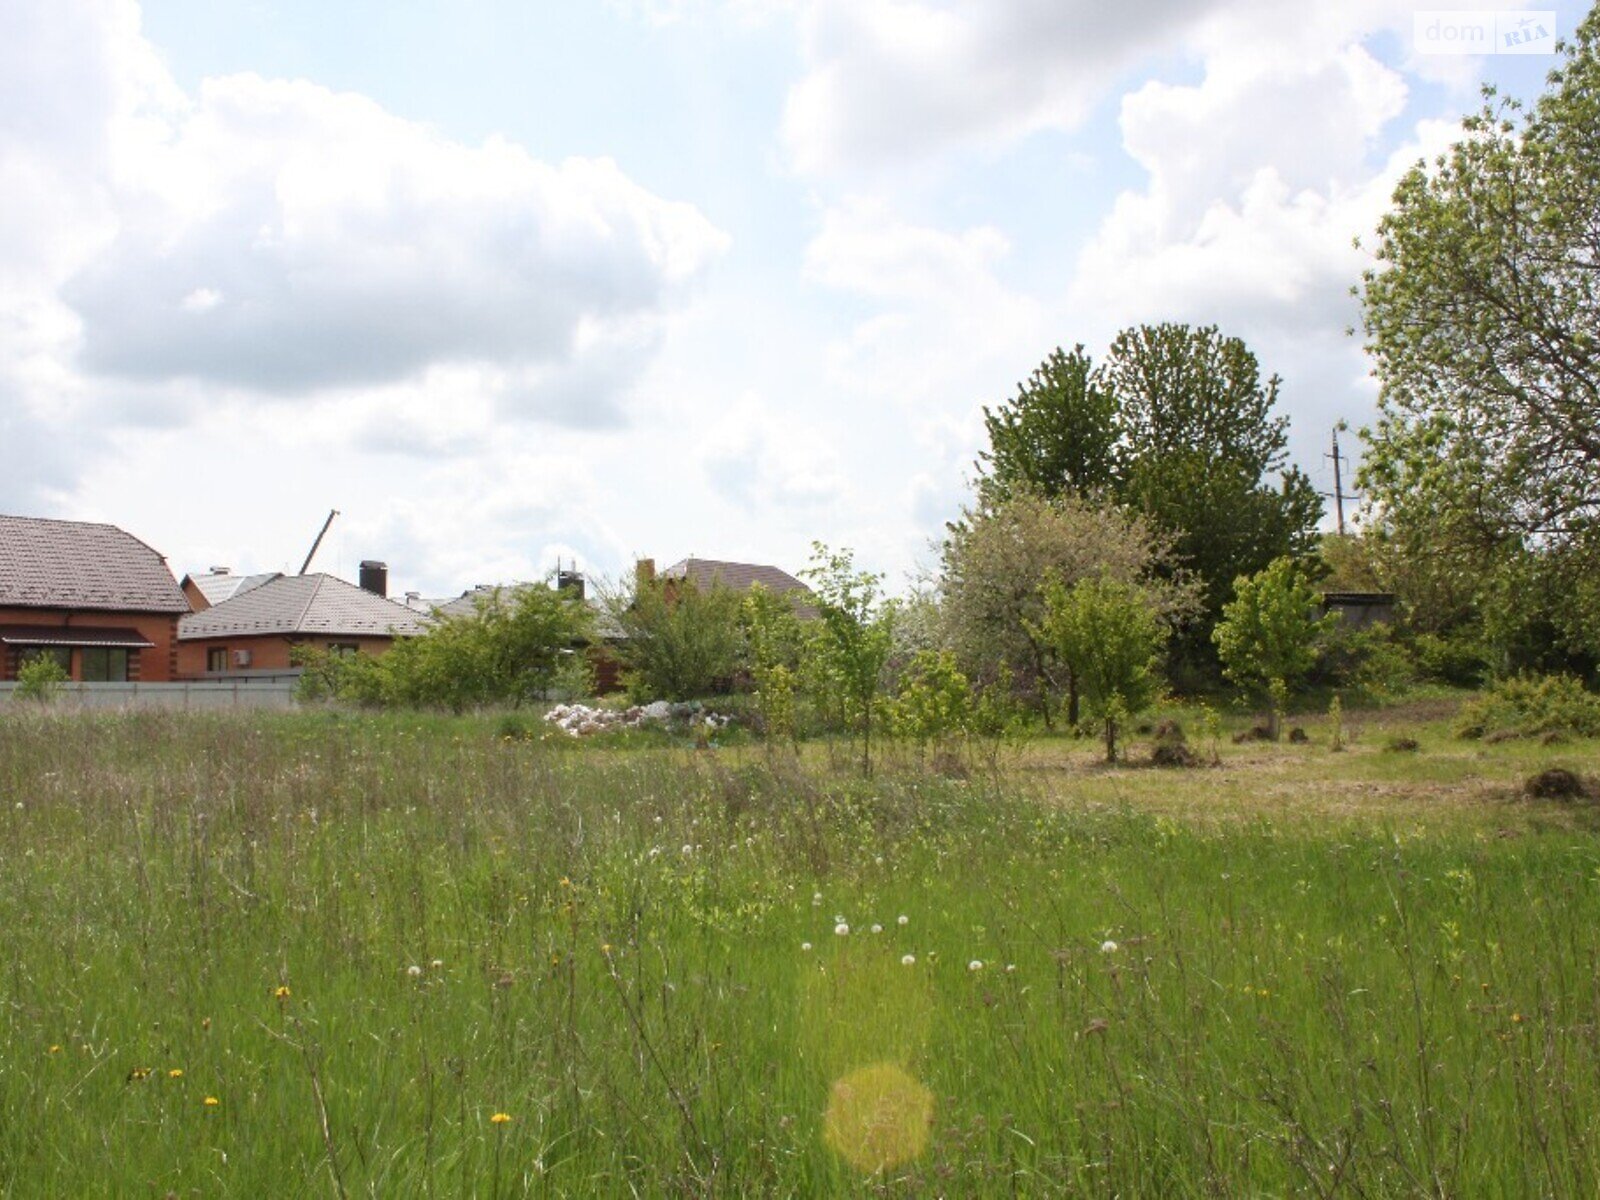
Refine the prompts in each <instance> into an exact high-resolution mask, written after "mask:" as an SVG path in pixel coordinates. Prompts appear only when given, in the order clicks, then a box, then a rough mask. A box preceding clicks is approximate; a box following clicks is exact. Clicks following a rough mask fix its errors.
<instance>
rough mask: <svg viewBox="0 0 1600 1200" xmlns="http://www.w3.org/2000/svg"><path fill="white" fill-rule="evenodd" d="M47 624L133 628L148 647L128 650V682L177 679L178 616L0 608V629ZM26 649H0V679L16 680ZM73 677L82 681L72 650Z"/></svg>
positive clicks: (78, 655) (77, 658)
mask: <svg viewBox="0 0 1600 1200" xmlns="http://www.w3.org/2000/svg"><path fill="white" fill-rule="evenodd" d="M6 625H47V626H51V627H59V628H62V629H132V630H134V631H135V632H136V633H138V634H139V636H140V637H142V638H143V639H144V640H145V641H147V642H150V643H151V646H150V648H148V649H144V650H129V651H128V679H129V681H130V682H135V681H144V682H146V683H168V682H170V681H172V680H173V679H176V678H177V669H178V614H177V613H145V612H95V611H85V610H83V609H65V608H22V607H17V608H0V626H6ZM24 649H25V647H21V646H3V647H0V651H3V653H0V680H13V679H15V678H16V677H17V666H18V664H19V660H20V658H21V655H22V651H23V650H24ZM72 678H73V679H82V678H83V671H82V654H81V653H80V652H79V651H78V650H76V649H75V650H73V651H72Z"/></svg>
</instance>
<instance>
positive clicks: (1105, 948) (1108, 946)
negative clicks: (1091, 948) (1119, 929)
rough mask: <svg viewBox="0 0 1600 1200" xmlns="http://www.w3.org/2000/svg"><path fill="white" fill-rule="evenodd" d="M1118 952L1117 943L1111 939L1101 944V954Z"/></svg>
mask: <svg viewBox="0 0 1600 1200" xmlns="http://www.w3.org/2000/svg"><path fill="white" fill-rule="evenodd" d="M1116 952H1117V944H1116V943H1115V942H1113V941H1112V940H1111V939H1110V938H1107V939H1106V940H1105V941H1103V942H1101V943H1100V953H1101V954H1115V953H1116Z"/></svg>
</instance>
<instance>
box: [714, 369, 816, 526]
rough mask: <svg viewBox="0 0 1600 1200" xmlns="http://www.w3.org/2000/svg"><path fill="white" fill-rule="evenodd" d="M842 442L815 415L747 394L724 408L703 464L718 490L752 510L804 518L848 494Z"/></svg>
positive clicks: (792, 519) (783, 517) (801, 520)
mask: <svg viewBox="0 0 1600 1200" xmlns="http://www.w3.org/2000/svg"><path fill="white" fill-rule="evenodd" d="M842 444H843V439H842V438H840V437H839V436H837V432H836V431H828V430H825V429H824V428H822V427H819V423H818V422H817V421H816V420H815V419H805V418H800V417H796V416H793V415H784V414H781V413H779V412H776V411H774V410H773V409H772V408H771V407H770V406H768V405H767V404H766V403H764V402H763V401H762V400H761V399H760V398H759V397H757V396H754V395H746V396H743V397H741V398H740V399H739V400H738V401H736V402H735V403H734V404H732V405H730V406H729V407H728V409H727V410H725V411H724V412H722V413H721V414H719V417H718V420H717V424H716V428H715V430H714V431H713V432H712V433H711V435H710V437H709V438H708V439H707V441H706V444H705V446H704V448H703V449H702V451H701V454H700V468H701V471H702V473H703V474H704V476H705V479H706V482H707V483H708V484H709V485H710V487H711V488H712V490H713V491H714V492H716V493H717V494H718V495H720V496H721V497H722V498H723V499H724V500H726V501H727V502H729V503H731V504H732V505H734V506H736V507H737V508H739V509H741V510H743V511H745V512H746V513H749V514H753V515H760V516H764V517H765V518H766V519H768V520H772V519H777V520H780V521H785V522H795V523H799V524H804V523H805V522H807V521H813V520H815V519H817V518H818V517H819V516H822V515H825V514H827V513H828V512H829V511H830V510H837V509H838V508H839V507H841V504H842V501H843V500H844V499H845V497H846V494H847V491H848V485H847V482H846V477H845V471H844V465H843V460H842V456H841V454H840V446H841V445H842Z"/></svg>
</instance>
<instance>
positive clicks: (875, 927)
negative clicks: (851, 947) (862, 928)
mask: <svg viewBox="0 0 1600 1200" xmlns="http://www.w3.org/2000/svg"><path fill="white" fill-rule="evenodd" d="M872 932H873V933H882V932H883V926H882V925H879V924H877V923H876V922H874V923H873V926H872Z"/></svg>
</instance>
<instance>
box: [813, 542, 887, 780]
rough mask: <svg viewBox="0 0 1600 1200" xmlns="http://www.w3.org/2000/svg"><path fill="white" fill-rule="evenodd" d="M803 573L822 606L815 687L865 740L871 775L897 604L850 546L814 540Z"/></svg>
mask: <svg viewBox="0 0 1600 1200" xmlns="http://www.w3.org/2000/svg"><path fill="white" fill-rule="evenodd" d="M802 574H803V575H804V576H805V577H806V578H807V579H808V580H809V581H810V583H811V591H812V597H813V600H814V602H815V604H816V609H817V621H816V624H815V626H814V629H813V634H812V641H811V655H812V658H813V663H814V679H815V682H816V685H817V686H818V687H820V688H824V689H827V691H828V692H829V693H830V694H831V696H832V698H833V699H834V700H835V701H836V703H837V705H838V710H839V712H840V715H841V717H842V719H843V720H844V722H845V725H846V727H847V728H849V729H850V730H851V732H852V733H853V734H854V735H855V736H857V737H859V738H860V740H861V770H862V772H863V773H864V774H870V773H871V771H872V730H873V725H874V720H875V718H876V716H877V714H878V710H879V708H880V705H881V695H882V691H883V676H884V667H885V665H886V664H887V663H888V661H889V653H890V651H891V650H892V649H893V648H894V606H893V605H892V604H890V603H887V602H885V601H884V599H883V596H882V593H881V591H880V588H881V586H882V582H883V577H882V576H880V575H874V574H872V573H871V572H869V571H858V570H856V568H855V561H854V557H853V556H852V554H851V552H850V551H849V550H841V551H833V550H830V549H828V547H827V546H825V545H823V544H822V543H821V542H816V543H813V545H812V559H811V565H810V566H809V567H808V568H807V569H806V570H805V571H804V572H802Z"/></svg>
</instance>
